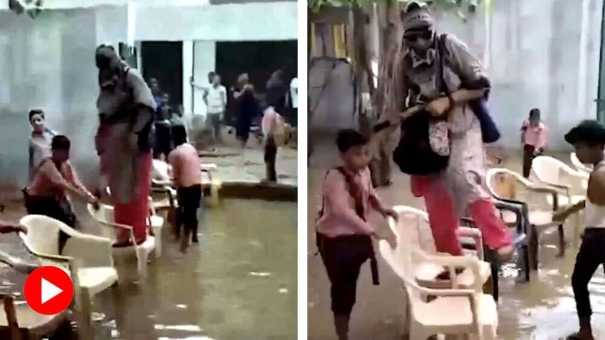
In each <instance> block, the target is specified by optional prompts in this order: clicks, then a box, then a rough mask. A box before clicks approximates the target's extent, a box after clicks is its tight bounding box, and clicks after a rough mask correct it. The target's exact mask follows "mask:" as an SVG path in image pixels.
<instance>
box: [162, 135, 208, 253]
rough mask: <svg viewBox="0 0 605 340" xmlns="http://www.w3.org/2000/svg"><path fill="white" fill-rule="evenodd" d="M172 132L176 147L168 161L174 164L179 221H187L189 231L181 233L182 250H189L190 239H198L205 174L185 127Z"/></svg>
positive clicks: (196, 240)
mask: <svg viewBox="0 0 605 340" xmlns="http://www.w3.org/2000/svg"><path fill="white" fill-rule="evenodd" d="M172 134H173V136H174V142H175V146H176V148H175V149H174V150H172V152H170V154H169V155H168V163H170V165H171V166H172V175H173V177H174V186H175V187H176V190H177V199H178V202H179V218H178V220H179V224H183V226H184V230H185V232H184V233H182V236H181V251H182V252H186V251H187V247H189V240H190V239H191V240H192V241H193V243H197V242H198V238H197V229H198V220H197V211H198V209H199V208H200V201H201V200H202V174H201V170H200V159H199V157H198V154H197V150H196V149H195V148H194V147H193V145H191V144H189V143H187V131H186V130H185V127H184V126H175V127H173V129H172Z"/></svg>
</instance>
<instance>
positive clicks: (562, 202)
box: [546, 195, 586, 207]
mask: <svg viewBox="0 0 605 340" xmlns="http://www.w3.org/2000/svg"><path fill="white" fill-rule="evenodd" d="M584 199H586V196H583V195H573V196H571V202H570V200H569V197H567V196H566V195H558V200H559V202H558V203H559V207H563V206H566V205H570V204H576V203H578V202H580V201H582V200H584ZM546 201H547V202H548V204H550V205H552V203H553V202H552V196H551V195H549V196H546Z"/></svg>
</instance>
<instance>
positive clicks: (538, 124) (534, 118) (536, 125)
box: [521, 109, 548, 178]
mask: <svg viewBox="0 0 605 340" xmlns="http://www.w3.org/2000/svg"><path fill="white" fill-rule="evenodd" d="M547 134H548V128H547V127H546V125H544V124H543V123H542V121H541V119H540V110H538V109H531V111H529V119H528V120H526V121H524V122H523V126H522V127H521V143H523V177H525V178H528V177H529V174H530V172H531V163H532V161H533V160H534V158H535V157H537V156H539V155H541V154H542V153H543V152H544V147H545V146H546V139H547Z"/></svg>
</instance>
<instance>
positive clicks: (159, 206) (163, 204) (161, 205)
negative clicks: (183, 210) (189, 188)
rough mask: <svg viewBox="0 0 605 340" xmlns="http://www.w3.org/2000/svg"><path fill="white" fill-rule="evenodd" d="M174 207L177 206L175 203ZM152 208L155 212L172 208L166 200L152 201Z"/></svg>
mask: <svg viewBox="0 0 605 340" xmlns="http://www.w3.org/2000/svg"><path fill="white" fill-rule="evenodd" d="M174 205H175V206H178V203H177V202H176V201H175V202H174ZM153 208H154V209H155V210H156V211H159V210H166V209H170V208H172V205H170V200H169V199H168V198H163V199H159V200H153Z"/></svg>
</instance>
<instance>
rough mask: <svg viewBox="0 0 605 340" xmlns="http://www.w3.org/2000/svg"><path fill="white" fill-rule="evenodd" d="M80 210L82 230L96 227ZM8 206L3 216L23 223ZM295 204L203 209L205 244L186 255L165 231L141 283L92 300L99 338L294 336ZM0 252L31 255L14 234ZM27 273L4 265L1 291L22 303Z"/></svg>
mask: <svg viewBox="0 0 605 340" xmlns="http://www.w3.org/2000/svg"><path fill="white" fill-rule="evenodd" d="M77 211H78V212H80V211H82V212H83V213H82V214H79V215H78V217H80V218H81V221H82V225H83V229H85V230H87V231H90V232H94V228H95V227H94V224H93V223H91V221H90V220H89V219H88V218H87V215H86V213H85V212H84V211H83V210H81V209H77ZM22 215H23V212H22V211H21V210H20V209H12V208H11V207H8V208H7V209H6V211H5V214H4V215H3V216H2V218H5V219H7V220H18V219H19V217H21V216H22ZM296 216H297V210H296V203H284V202H269V201H260V200H239V199H237V200H236V199H229V200H225V201H224V202H223V205H222V207H220V208H212V209H207V208H206V209H205V211H204V212H203V213H202V219H201V222H200V225H201V226H200V230H199V234H200V235H199V238H200V243H199V244H198V245H193V246H192V247H191V248H190V249H189V251H188V253H187V254H186V255H185V256H183V255H182V254H181V253H180V252H179V251H178V248H179V247H178V242H176V241H173V237H172V235H170V233H169V231H168V230H167V228H166V229H165V230H164V233H163V242H164V243H163V247H164V250H163V254H162V257H160V258H159V259H157V260H155V261H153V263H151V264H150V266H149V273H148V278H147V279H146V280H143V282H142V283H141V284H124V285H120V286H119V289H118V297H119V298H118V300H117V301H115V302H114V300H113V298H112V294H111V292H107V293H102V294H101V295H100V296H98V297H96V298H95V302H94V306H93V309H94V311H95V314H94V319H95V329H96V339H95V340H109V339H123V340H156V339H158V340H159V339H162V340H169V339H170V340H172V339H198V340H212V339H214V340H222V339H226V340H232V339H233V340H235V339H242V340H247V339H251V340H252V339H270V340H290V339H296V334H297V327H296V323H297V310H296V303H297V289H296V288H297V274H296V273H297V272H296V263H297V253H296V251H297V243H296V242H297V241H296V239H297V230H296V220H297V219H296ZM0 250H2V251H5V252H8V253H10V254H14V255H19V256H24V257H27V256H28V255H27V254H26V253H25V250H24V249H23V248H22V247H20V241H19V240H18V238H17V236H16V235H6V236H2V237H0ZM24 280H25V275H20V274H16V273H14V272H13V271H12V270H11V269H10V268H8V267H1V268H0V291H2V292H13V293H14V294H15V295H16V296H17V297H18V298H21V299H22V289H23V281H24Z"/></svg>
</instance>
